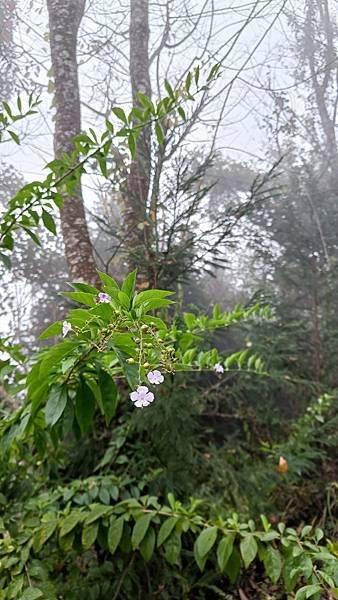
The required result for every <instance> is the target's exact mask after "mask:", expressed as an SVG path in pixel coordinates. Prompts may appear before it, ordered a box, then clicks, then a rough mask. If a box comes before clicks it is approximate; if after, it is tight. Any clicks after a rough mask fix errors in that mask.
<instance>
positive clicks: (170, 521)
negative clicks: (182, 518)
mask: <svg viewBox="0 0 338 600" xmlns="http://www.w3.org/2000/svg"><path fill="white" fill-rule="evenodd" d="M177 521H178V517H169V518H167V519H166V520H165V521H164V522H163V523H162V525H161V527H160V530H159V532H158V536H157V547H158V548H159V547H160V546H161V545H162V544H163V542H165V540H166V539H167V538H168V537H169V535H170V534H171V532H172V530H173V529H174V527H175V525H176V523H177Z"/></svg>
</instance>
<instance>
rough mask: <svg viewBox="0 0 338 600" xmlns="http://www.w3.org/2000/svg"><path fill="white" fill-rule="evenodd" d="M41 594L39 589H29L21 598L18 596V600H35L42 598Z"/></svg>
mask: <svg viewBox="0 0 338 600" xmlns="http://www.w3.org/2000/svg"><path fill="white" fill-rule="evenodd" d="M42 597H43V593H42V591H41V590H40V589H39V588H35V587H34V588H33V587H29V588H26V589H25V591H24V593H23V594H22V596H20V600H36V599H37V598H42Z"/></svg>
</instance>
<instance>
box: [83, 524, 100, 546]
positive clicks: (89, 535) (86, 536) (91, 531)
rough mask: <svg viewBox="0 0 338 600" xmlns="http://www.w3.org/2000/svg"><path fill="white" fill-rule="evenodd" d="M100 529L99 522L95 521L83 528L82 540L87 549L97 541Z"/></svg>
mask: <svg viewBox="0 0 338 600" xmlns="http://www.w3.org/2000/svg"><path fill="white" fill-rule="evenodd" d="M98 530H99V523H98V521H95V522H94V523H91V524H90V525H86V526H85V527H84V528H83V530H82V536H81V542H82V546H83V547H84V549H85V550H88V549H89V548H90V547H91V546H92V545H93V544H94V542H95V540H96V538H97V533H98Z"/></svg>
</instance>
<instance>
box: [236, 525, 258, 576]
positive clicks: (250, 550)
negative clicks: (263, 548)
mask: <svg viewBox="0 0 338 600" xmlns="http://www.w3.org/2000/svg"><path fill="white" fill-rule="evenodd" d="M240 550H241V555H242V558H243V562H244V565H245V568H246V569H247V568H248V566H249V565H250V564H251V563H252V561H253V560H254V559H255V557H256V554H257V550H258V546H257V542H256V540H255V538H254V536H253V534H252V533H248V534H246V535H245V536H244V538H243V539H242V541H241V543H240Z"/></svg>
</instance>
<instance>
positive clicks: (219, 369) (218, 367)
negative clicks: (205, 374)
mask: <svg viewBox="0 0 338 600" xmlns="http://www.w3.org/2000/svg"><path fill="white" fill-rule="evenodd" d="M214 371H215V373H219V374H221V373H224V367H223V366H222V365H221V363H216V364H215V366H214Z"/></svg>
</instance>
